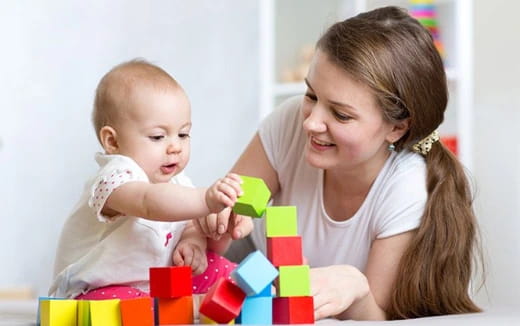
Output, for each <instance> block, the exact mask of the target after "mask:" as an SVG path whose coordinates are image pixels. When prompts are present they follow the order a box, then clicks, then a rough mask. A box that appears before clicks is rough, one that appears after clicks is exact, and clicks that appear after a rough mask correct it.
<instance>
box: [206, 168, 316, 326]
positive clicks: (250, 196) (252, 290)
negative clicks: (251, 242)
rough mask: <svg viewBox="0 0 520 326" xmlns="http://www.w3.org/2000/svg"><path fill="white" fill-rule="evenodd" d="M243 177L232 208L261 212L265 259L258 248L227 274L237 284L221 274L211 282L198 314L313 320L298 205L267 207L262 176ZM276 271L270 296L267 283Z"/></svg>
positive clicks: (255, 320) (250, 320)
mask: <svg viewBox="0 0 520 326" xmlns="http://www.w3.org/2000/svg"><path fill="white" fill-rule="evenodd" d="M241 178H242V181H243V184H242V190H243V191H244V195H243V196H241V197H239V199H238V200H237V203H236V205H235V206H234V207H233V211H234V212H235V213H237V214H240V215H248V216H252V217H262V215H263V214H264V213H265V216H266V237H267V257H268V259H266V257H265V256H264V255H263V254H262V253H261V252H259V251H256V252H253V253H251V254H250V255H249V256H247V257H246V258H245V259H244V260H243V261H242V262H241V263H240V265H239V266H238V267H237V268H236V270H235V271H233V273H232V274H231V277H232V278H233V280H234V281H235V282H236V284H237V286H233V283H232V282H231V281H229V280H224V279H223V280H221V281H219V282H218V283H217V284H215V285H214V286H213V287H212V288H211V289H210V291H209V292H208V294H207V295H206V297H205V298H204V301H203V303H202V304H201V307H200V313H201V316H205V317H204V318H209V320H213V321H215V322H219V323H229V322H231V321H232V319H233V318H237V319H236V321H237V323H241V324H271V323H274V324H299V323H314V305H313V298H312V296H311V295H310V280H309V266H308V265H303V253H302V239H301V237H300V236H298V228H297V212H296V207H294V206H278V207H276V206H274V207H267V202H268V200H269V198H270V195H271V194H270V192H269V189H268V188H267V186H266V185H265V183H264V182H263V180H262V179H258V178H253V177H246V176H241ZM275 267H277V268H278V270H276V268H275ZM277 276H278V286H277V291H276V297H275V298H273V297H272V295H271V283H272V281H273V280H274V279H275V278H276V277H277ZM238 313H240V315H238Z"/></svg>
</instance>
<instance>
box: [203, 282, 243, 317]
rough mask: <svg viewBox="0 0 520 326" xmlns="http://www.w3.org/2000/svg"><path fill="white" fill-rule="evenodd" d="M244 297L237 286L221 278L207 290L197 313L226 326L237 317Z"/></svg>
mask: <svg viewBox="0 0 520 326" xmlns="http://www.w3.org/2000/svg"><path fill="white" fill-rule="evenodd" d="M245 297H246V294H245V293H244V291H242V289H241V288H240V287H238V285H235V284H233V283H232V282H231V281H230V280H228V279H226V278H223V277H222V278H219V279H218V280H217V282H215V284H213V285H212V286H211V287H210V288H209V290H208V293H207V294H206V295H205V296H204V299H203V300H202V303H201V304H200V308H199V312H200V313H201V314H203V315H205V316H206V317H209V318H210V319H212V320H214V321H216V322H218V323H220V324H227V323H229V322H230V321H231V320H232V319H235V318H236V317H237V316H238V314H239V313H240V308H241V307H242V304H243V303H244V299H245Z"/></svg>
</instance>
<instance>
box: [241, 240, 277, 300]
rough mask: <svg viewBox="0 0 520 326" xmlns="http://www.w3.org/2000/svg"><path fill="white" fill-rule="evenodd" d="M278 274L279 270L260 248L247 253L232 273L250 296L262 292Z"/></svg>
mask: <svg viewBox="0 0 520 326" xmlns="http://www.w3.org/2000/svg"><path fill="white" fill-rule="evenodd" d="M276 276H278V271H277V270H276V268H275V267H274V266H273V265H272V264H271V263H270V262H269V260H268V259H267V258H266V257H265V256H264V254H262V252H261V251H259V250H257V251H254V252H252V253H250V254H249V255H247V257H246V258H244V259H243V260H242V262H241V263H240V264H239V265H238V266H237V268H235V270H234V271H233V272H232V273H231V277H232V278H233V280H234V281H235V282H236V283H237V284H238V286H239V287H240V288H241V289H242V290H243V291H244V292H245V293H246V294H247V295H249V296H251V295H257V294H259V293H260V292H262V290H264V289H265V287H266V286H268V285H270V284H271V282H272V281H273V280H274V279H275V278H276Z"/></svg>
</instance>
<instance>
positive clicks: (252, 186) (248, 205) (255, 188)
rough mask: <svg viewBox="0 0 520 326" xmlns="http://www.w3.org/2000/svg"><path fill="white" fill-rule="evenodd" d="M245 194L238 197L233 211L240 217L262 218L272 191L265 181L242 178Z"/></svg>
mask: <svg viewBox="0 0 520 326" xmlns="http://www.w3.org/2000/svg"><path fill="white" fill-rule="evenodd" d="M240 178H241V179H242V181H243V183H242V185H241V187H242V190H243V192H244V193H243V194H242V196H240V197H238V199H237V201H236V203H235V206H233V211H234V212H235V213H237V214H239V215H247V216H251V217H262V215H263V214H264V211H265V208H266V207H267V203H268V202H269V199H270V198H271V191H269V188H267V185H266V184H265V182H264V180H262V179H260V178H255V177H247V176H240Z"/></svg>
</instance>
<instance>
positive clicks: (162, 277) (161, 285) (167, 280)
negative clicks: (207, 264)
mask: <svg viewBox="0 0 520 326" xmlns="http://www.w3.org/2000/svg"><path fill="white" fill-rule="evenodd" d="M192 294H193V282H192V279H191V267H190V266H177V267H152V268H150V296H152V297H154V298H155V320H156V323H157V325H173V324H175V325H178V324H193V295H192Z"/></svg>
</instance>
